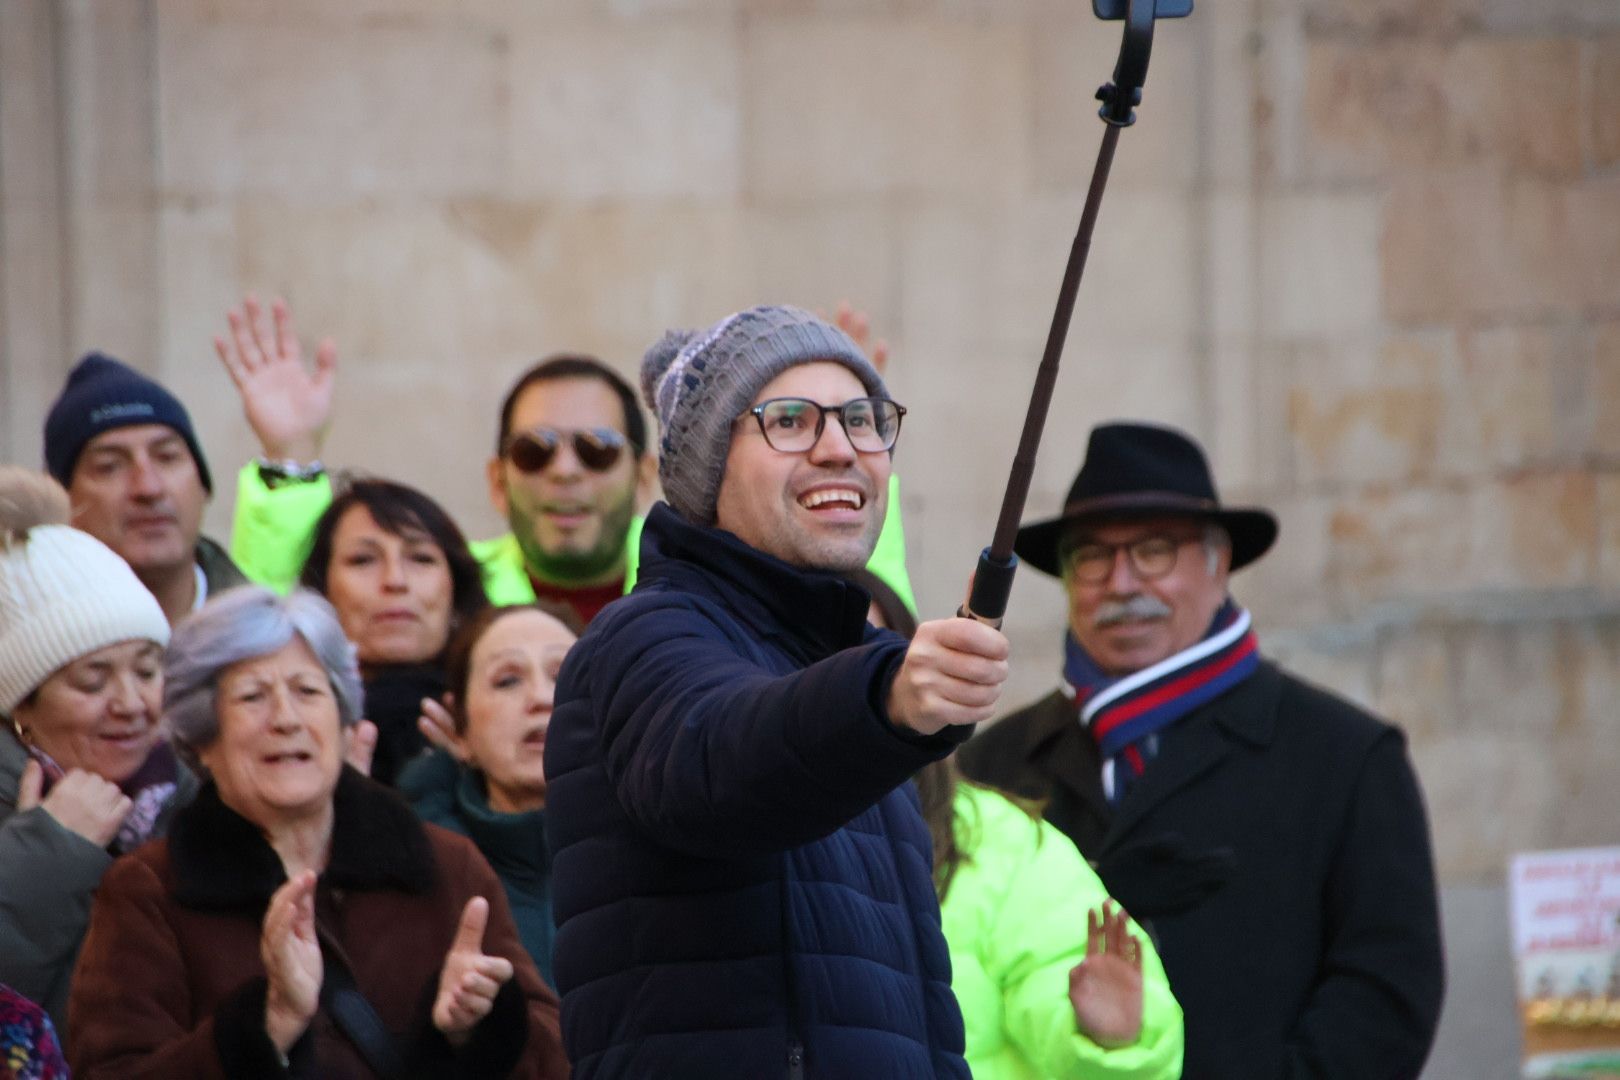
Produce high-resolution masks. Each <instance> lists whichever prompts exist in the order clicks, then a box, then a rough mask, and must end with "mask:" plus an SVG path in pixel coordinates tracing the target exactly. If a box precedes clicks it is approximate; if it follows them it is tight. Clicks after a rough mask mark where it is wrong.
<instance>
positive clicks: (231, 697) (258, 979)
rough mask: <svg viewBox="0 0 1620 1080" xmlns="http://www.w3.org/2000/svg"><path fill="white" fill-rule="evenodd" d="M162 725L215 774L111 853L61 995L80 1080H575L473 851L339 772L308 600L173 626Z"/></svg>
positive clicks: (255, 598) (235, 601)
mask: <svg viewBox="0 0 1620 1080" xmlns="http://www.w3.org/2000/svg"><path fill="white" fill-rule="evenodd" d="M165 669H166V670H165V674H166V677H167V682H166V687H165V693H164V716H165V719H166V720H167V722H168V723H169V725H170V727H171V731H172V737H173V739H174V741H175V745H176V747H177V748H178V749H179V750H180V751H181V753H182V754H183V755H184V756H185V757H187V758H188V759H190V760H191V761H193V762H194V763H195V765H196V767H197V769H198V771H199V772H200V773H201V774H202V775H203V776H204V777H205V780H204V784H203V787H202V790H201V791H200V792H199V793H198V795H197V798H196V800H195V801H194V802H193V803H192V804H191V805H190V806H188V807H187V808H185V809H184V810H183V811H181V812H180V813H179V814H177V815H176V817H175V820H174V823H173V825H172V826H171V828H170V831H169V835H168V836H167V838H165V839H164V840H161V841H159V842H157V843H154V844H150V845H148V846H146V847H145V848H142V849H141V850H140V851H138V852H136V853H134V854H133V855H131V856H129V857H127V858H125V859H122V860H120V861H119V862H118V863H116V864H115V865H114V866H113V867H112V869H111V870H110V871H108V873H107V875H106V877H105V878H104V879H103V882H102V886H101V891H100V893H99V894H98V895H97V897H96V902H95V907H94V909H93V911H92V914H91V921H90V931H89V935H88V937H87V938H86V940H85V945H84V950H83V953H82V955H81V958H80V962H79V969H78V972H77V973H76V975H75V977H74V982H73V992H72V997H71V999H70V1011H71V1015H72V1016H73V1017H74V1019H75V1025H74V1027H73V1029H72V1030H71V1032H70V1035H69V1040H68V1059H69V1061H70V1063H71V1064H72V1065H73V1068H74V1071H75V1074H76V1075H78V1076H80V1077H81V1078H82V1080H96V1078H98V1077H99V1078H108V1080H111V1078H117V1080H140V1078H153V1080H156V1078H158V1077H164V1078H170V1077H198V1078H219V1080H226V1078H230V1080H253V1078H257V1077H275V1078H283V1077H321V1078H323V1080H325V1078H356V1080H358V1078H368V1080H369V1078H384V1080H389V1078H394V1077H408V1076H410V1077H414V1076H424V1077H426V1076H433V1077H469V1078H470V1077H504V1076H514V1077H524V1078H540V1077H551V1076H557V1077H561V1076H565V1075H566V1074H567V1064H566V1061H565V1059H564V1057H563V1054H562V1050H561V1040H560V1038H559V1035H558V1028H557V1002H556V998H555V996H554V995H553V994H552V993H551V991H550V990H549V989H547V988H546V986H545V984H544V983H542V982H541V980H540V978H539V976H538V975H537V974H536V972H535V969H534V965H533V963H532V961H531V960H530V959H529V957H528V955H527V954H526V953H525V951H524V949H523V945H522V942H521V940H520V939H519V937H518V932H517V928H516V927H515V926H514V924H513V921H512V916H511V913H510V911H509V909H508V907H507V901H506V897H505V895H504V894H503V891H502V889H501V884H500V881H499V880H498V879H497V878H496V877H495V874H494V873H493V871H491V870H490V868H489V865H488V864H487V863H486V862H485V861H484V859H483V857H482V856H481V855H479V854H478V851H477V849H476V848H474V847H473V845H472V844H471V843H470V842H469V841H467V840H465V839H464V838H462V837H458V836H455V835H453V834H452V833H449V832H447V831H445V830H442V829H439V828H437V827H435V826H432V825H423V824H422V823H420V822H419V821H418V820H417V819H416V817H415V815H414V814H412V812H411V810H410V809H409V808H408V807H407V806H406V805H405V804H404V803H403V802H402V801H401V800H400V799H399V798H398V797H397V796H396V795H394V794H393V793H392V792H390V791H388V790H387V789H385V788H383V787H381V786H380V785H378V784H375V783H373V782H372V781H370V780H368V779H366V778H365V777H364V776H362V775H360V774H359V773H357V772H355V771H354V770H353V769H351V768H348V767H346V766H345V765H344V744H345V742H346V740H347V738H348V736H349V733H350V732H351V730H352V729H353V728H354V725H355V724H356V722H357V721H358V718H359V710H360V704H361V700H360V699H361V689H360V679H359V673H358V670H357V668H356V663H355V657H354V648H353V646H352V645H350V644H349V642H348V641H347V640H346V639H345V638H344V636H343V632H342V629H341V627H340V626H339V624H338V621H337V618H336V615H335V613H334V612H333V611H332V608H331V606H330V605H329V604H328V603H327V602H326V601H325V600H323V599H321V598H320V597H318V596H316V595H315V594H314V593H310V592H307V591H299V592H295V593H294V594H293V595H291V596H289V597H285V598H283V597H278V596H276V595H275V594H274V593H272V592H270V591H269V590H266V589H260V588H244V589H238V590H236V591H234V592H230V593H227V594H225V595H223V596H221V597H219V598H218V599H215V600H212V601H210V602H209V603H208V604H207V605H205V606H204V607H203V609H202V610H201V611H199V612H198V613H197V614H195V615H193V616H191V617H190V618H188V619H187V620H185V621H184V622H183V623H181V624H180V626H179V627H178V628H177V629H176V631H175V636H174V639H173V642H172V644H171V646H170V650H169V654H168V656H167V657H166V663H165Z"/></svg>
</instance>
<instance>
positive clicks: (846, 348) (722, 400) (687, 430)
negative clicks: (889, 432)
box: [641, 304, 889, 525]
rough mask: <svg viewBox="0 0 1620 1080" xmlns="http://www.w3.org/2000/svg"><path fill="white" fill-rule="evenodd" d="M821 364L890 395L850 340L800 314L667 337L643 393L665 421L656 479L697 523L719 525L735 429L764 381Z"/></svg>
mask: <svg viewBox="0 0 1620 1080" xmlns="http://www.w3.org/2000/svg"><path fill="white" fill-rule="evenodd" d="M816 361H829V362H831V363H835V364H842V365H843V366H844V367H846V368H848V369H849V370H850V371H851V372H852V373H853V374H854V375H855V377H856V378H857V379H859V380H861V385H862V386H864V387H866V392H867V393H868V394H870V395H872V396H873V397H888V396H889V391H888V388H887V387H886V386H884V385H883V377H882V376H881V375H879V374H878V373H877V369H876V368H874V367H873V366H872V362H871V361H870V360H868V359H867V358H866V354H865V353H863V352H862V351H861V349H860V346H858V345H856V344H855V342H854V341H852V340H850V337H849V335H848V334H846V333H844V332H843V331H842V330H840V329H838V327H836V326H834V325H832V324H831V323H829V322H827V321H826V320H824V319H818V318H816V317H815V316H814V315H812V314H810V313H809V312H808V311H804V310H802V309H800V308H796V307H787V306H782V305H774V304H773V305H766V306H763V307H756V308H749V309H748V310H747V311H739V312H737V313H736V314H735V315H728V316H726V317H725V318H724V319H721V320H720V321H719V322H717V323H715V324H714V325H713V326H711V327H710V328H709V329H707V330H704V331H693V330H670V331H668V332H666V333H665V334H664V336H663V337H661V338H659V339H658V341H657V342H656V343H655V344H654V345H653V347H652V348H650V349H648V350H647V355H646V356H645V357H643V358H642V361H641V393H642V396H643V397H645V398H646V400H647V405H648V407H649V408H651V409H652V411H653V412H655V413H657V414H658V427H659V430H660V432H662V437H661V439H660V441H659V453H658V479H659V481H660V482H661V483H662V484H663V486H664V498H665V500H666V501H668V503H669V505H670V506H672V507H674V509H675V511H676V512H677V513H679V514H680V515H681V516H682V517H683V518H685V519H686V520H688V521H690V522H692V523H694V524H697V525H713V524H714V517H715V503H716V502H717V501H718V500H719V497H720V481H721V480H722V479H724V478H725V474H726V456H727V455H728V454H729V453H730V450H731V425H732V422H733V421H734V420H736V418H737V417H739V416H741V415H742V414H743V413H744V412H745V411H747V409H748V408H749V406H751V405H753V403H754V398H755V397H757V396H758V394H759V391H760V388H761V387H763V386H764V385H765V384H766V383H768V382H770V381H771V380H772V379H774V378H776V377H777V376H778V375H780V374H781V373H782V372H784V371H786V370H787V369H788V368H790V367H795V366H797V365H799V364H810V363H815V362H816Z"/></svg>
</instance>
